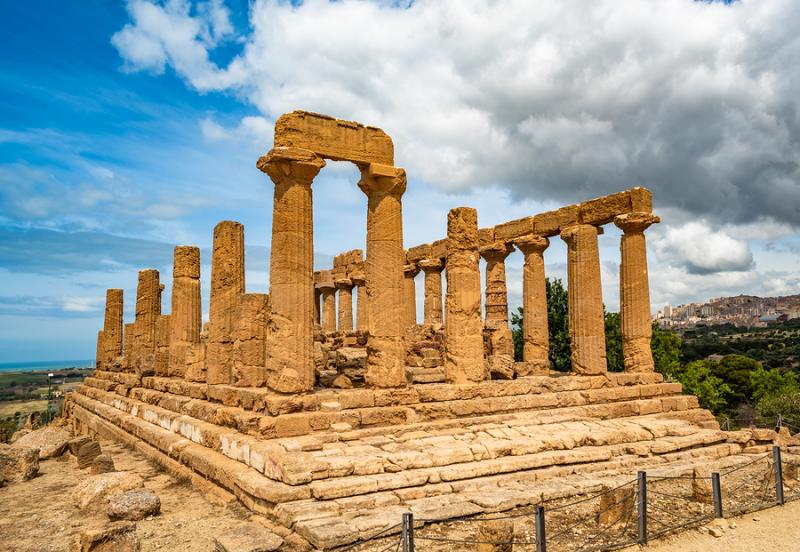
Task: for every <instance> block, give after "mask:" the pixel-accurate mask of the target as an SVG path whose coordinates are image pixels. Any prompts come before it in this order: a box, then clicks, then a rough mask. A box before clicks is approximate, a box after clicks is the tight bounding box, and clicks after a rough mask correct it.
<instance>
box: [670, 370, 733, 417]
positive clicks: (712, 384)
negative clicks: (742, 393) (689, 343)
mask: <svg viewBox="0 0 800 552" xmlns="http://www.w3.org/2000/svg"><path fill="white" fill-rule="evenodd" d="M713 364H714V363H712V362H709V361H707V360H695V361H693V362H690V363H689V364H687V365H686V366H685V367H684V368H683V369H682V370H680V372H679V374H678V380H679V381H680V382H681V384H682V385H683V391H684V393H690V394H692V395H695V396H697V400H698V401H699V402H700V406H701V407H702V408H706V409H708V410H710V411H711V412H713V413H714V414H715V415H719V414H722V413H725V412H727V411H728V409H729V398H730V396H731V393H732V392H731V388H730V386H729V385H728V384H727V383H725V382H724V381H722V379H720V378H719V377H717V376H716V375H715V374H714V370H713V369H714V366H713Z"/></svg>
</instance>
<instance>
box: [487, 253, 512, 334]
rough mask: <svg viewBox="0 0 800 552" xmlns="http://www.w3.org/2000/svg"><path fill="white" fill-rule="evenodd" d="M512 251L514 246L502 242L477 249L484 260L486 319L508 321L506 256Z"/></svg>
mask: <svg viewBox="0 0 800 552" xmlns="http://www.w3.org/2000/svg"><path fill="white" fill-rule="evenodd" d="M512 251H514V246H513V245H511V244H507V243H504V242H495V243H493V244H490V245H486V246H484V247H481V248H480V250H479V252H480V254H481V257H483V259H484V260H485V261H486V320H500V321H503V322H506V323H508V292H507V289H506V257H508V255H509V253H511V252H512Z"/></svg>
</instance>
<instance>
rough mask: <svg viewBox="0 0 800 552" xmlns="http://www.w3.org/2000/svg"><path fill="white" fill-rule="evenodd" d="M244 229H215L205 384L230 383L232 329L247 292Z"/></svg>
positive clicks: (230, 225)
mask: <svg viewBox="0 0 800 552" xmlns="http://www.w3.org/2000/svg"><path fill="white" fill-rule="evenodd" d="M244 287H245V282H244V226H242V225H241V224H239V223H238V222H234V221H231V220H224V221H222V222H220V223H219V224H217V225H216V226H215V227H214V250H213V251H212V253H211V299H210V302H209V307H208V312H209V321H208V345H207V347H206V367H207V373H206V381H207V382H208V383H224V384H228V383H231V378H232V373H231V369H232V367H233V326H234V324H235V322H236V315H237V311H238V307H239V297H241V295H242V294H243V293H244Z"/></svg>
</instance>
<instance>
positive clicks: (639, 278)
mask: <svg viewBox="0 0 800 552" xmlns="http://www.w3.org/2000/svg"><path fill="white" fill-rule="evenodd" d="M659 221H660V219H659V218H658V217H657V216H655V215H653V214H650V213H628V214H625V215H619V216H617V217H616V218H615V219H614V224H616V225H617V226H618V227H619V228H620V229H622V231H623V234H622V239H621V241H620V269H619V279H620V281H619V292H620V322H621V327H622V355H623V362H624V365H625V371H626V372H652V371H653V370H655V365H654V364H653V353H652V351H651V349H650V340H651V338H652V326H651V323H650V283H649V278H648V275H647V245H646V244H645V239H644V231H645V230H646V229H647V228H648V227H650V225H651V224H654V223H657V222H659Z"/></svg>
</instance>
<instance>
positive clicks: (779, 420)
mask: <svg viewBox="0 0 800 552" xmlns="http://www.w3.org/2000/svg"><path fill="white" fill-rule="evenodd" d="M781 426H783V416H782V415H780V414H778V417H777V418H775V431H780V429H781Z"/></svg>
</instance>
